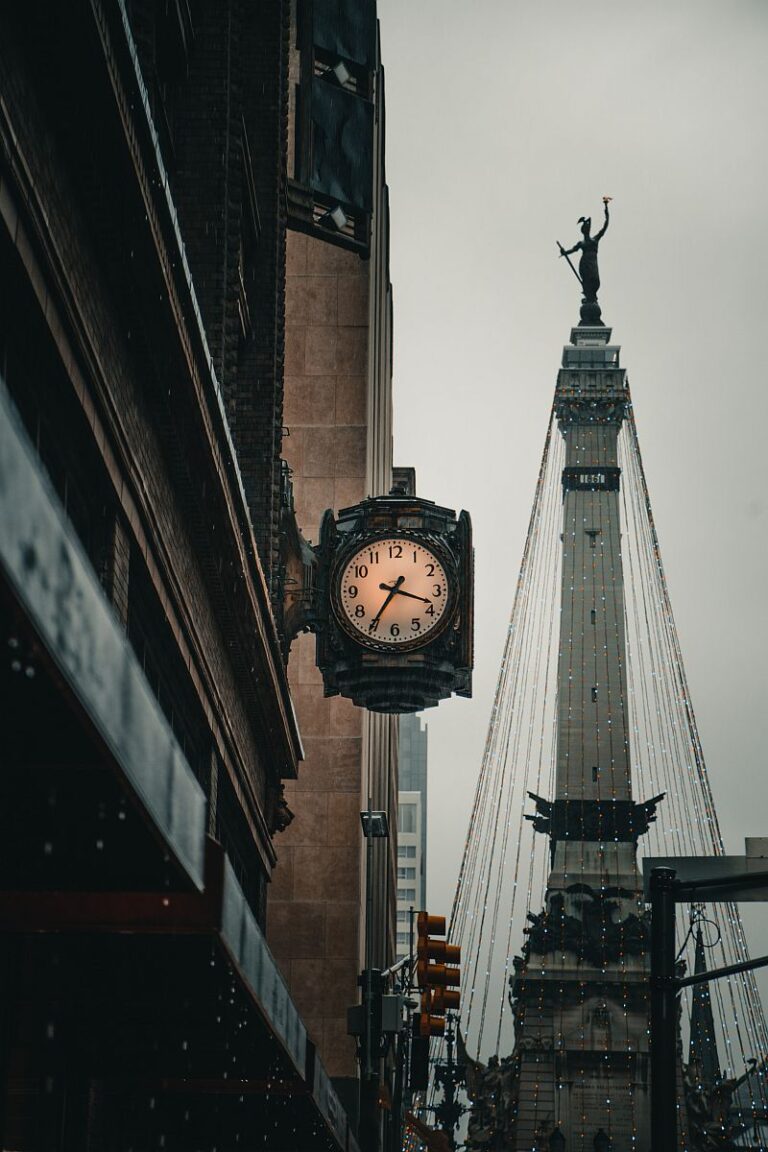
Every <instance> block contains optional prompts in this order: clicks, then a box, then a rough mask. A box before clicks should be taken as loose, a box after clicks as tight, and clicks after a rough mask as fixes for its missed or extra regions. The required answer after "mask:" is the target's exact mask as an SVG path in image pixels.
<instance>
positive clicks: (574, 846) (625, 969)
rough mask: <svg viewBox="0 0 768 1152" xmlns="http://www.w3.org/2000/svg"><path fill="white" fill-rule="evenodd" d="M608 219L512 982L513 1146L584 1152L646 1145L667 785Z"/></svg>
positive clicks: (574, 368) (567, 490) (587, 246)
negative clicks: (646, 709)
mask: <svg viewBox="0 0 768 1152" xmlns="http://www.w3.org/2000/svg"><path fill="white" fill-rule="evenodd" d="M605 216H606V224H605V225H604V227H603V229H602V231H601V232H600V233H599V234H598V235H597V236H596V237H593V238H591V237H590V221H589V220H585V221H583V228H582V234H583V236H584V237H585V239H584V240H582V241H581V242H580V243H579V244H578V245H576V248H581V250H582V253H583V255H582V259H581V262H580V271H581V278H582V282H583V285H584V300H583V303H582V309H581V323H580V324H579V325H578V326H577V327H576V328H574V329H572V331H571V341H570V344H568V345H566V347H565V349H564V351H563V359H562V366H561V368H560V371H559V373H558V379H557V388H556V392H555V414H556V417H557V422H558V427H559V430H560V433H561V435H562V437H563V439H564V441H565V467H564V468H563V470H562V497H563V505H562V508H563V511H562V537H561V539H562V568H561V610H560V643H559V660H558V702H557V743H556V764H555V791H554V796H553V797H552V798H551V799H549V800H545V799H542V798H541V797H539V796H534V797H533V799H534V800H535V802H536V807H537V816H536V818H535V827H536V828H537V830H539V831H544V832H546V833H547V834H548V835H549V838H550V848H551V869H550V873H549V879H548V882H547V892H546V904H545V908H544V910H543V911H542V912H541V913H540V914H539V915H534V916H529V920H530V921H531V926H530V929H529V931H528V940H527V943H526V945H525V946H524V949H523V956H522V958H520V959H519V960H518V961H517V964H516V967H517V972H516V975H515V977H514V978H513V980H512V996H513V1001H514V1007H515V1021H516V1050H517V1052H518V1053H519V1073H518V1085H517V1088H518V1094H519V1095H518V1099H519V1109H518V1121H517V1132H516V1134H515V1141H514V1144H513V1145H512V1146H513V1147H514V1148H517V1149H523V1148H532V1147H539V1146H540V1142H541V1141H542V1140H543V1139H546V1138H548V1136H549V1135H550V1134H551V1133H554V1132H557V1133H560V1134H562V1136H564V1137H565V1141H566V1147H567V1148H568V1149H569V1150H570V1149H573V1150H576V1149H578V1150H579V1152H592V1149H593V1147H595V1148H596V1147H598V1144H599V1145H600V1146H601V1147H603V1146H605V1147H610V1148H611V1149H613V1150H614V1152H630V1150H631V1149H635V1148H645V1147H647V1142H648V1126H649V1098H648V1003H647V980H648V974H647V961H646V950H647V945H648V929H647V921H646V918H645V915H644V911H643V903H642V892H641V888H642V885H641V881H640V878H639V875H638V869H637V861H636V851H637V841H638V838H639V837H640V836H641V835H642V834H643V833H644V832H645V831H646V830H647V828H648V825H649V823H650V822H651V821H652V820H654V819H655V806H656V803H657V802H658V800H660V799H661V797H654V798H653V799H651V800H647V801H645V802H644V803H636V802H635V800H634V798H633V793H632V762H631V747H630V723H629V716H628V713H627V701H628V685H627V679H626V668H627V660H626V640H625V611H624V577H623V568H622V554H621V527H620V505H619V498H620V485H621V470H620V467H619V461H618V437H619V432H620V430H621V427H622V424H623V422H624V419H625V416H626V414H627V409H628V404H629V394H628V388H627V382H626V376H625V371H624V369H623V368H622V367H621V365H620V349H619V347H618V346H617V345H615V344H612V343H611V329H610V328H607V327H606V326H605V325H604V324H603V323H602V320H601V319H600V312H599V306H598V304H597V288H598V286H599V282H600V281H599V276H598V272H597V243H598V242H599V239H600V238H601V237H602V235H604V233H605V228H606V227H607V222H608V205H607V203H606V205H605ZM574 250H575V249H571V250H570V251H574ZM568 254H569V253H567V252H563V255H566V256H567V255H568ZM620 1086H621V1087H620ZM534 1100H535V1101H536V1107H535V1108H533V1107H532V1104H531V1102H532V1101H534ZM544 1128H546V1129H547V1131H544V1130H543V1129H544ZM544 1146H545V1147H546V1145H544Z"/></svg>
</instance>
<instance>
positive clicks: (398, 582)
mask: <svg viewBox="0 0 768 1152" xmlns="http://www.w3.org/2000/svg"><path fill="white" fill-rule="evenodd" d="M403 580H405V576H398V578H397V580H396V581H395V583H394V584H393V585H391V586H390V585H389V584H380V585H379V587H380V588H382V589H386V591H387V592H389V595H388V596H387V598H386V600H385V601H384V603H383V604H382V606H381V608H379V610H378V612H377V613H376V615H375V616H374V618H373V620H371V623H370V624H369V625H368V627H369V628H372V627H373V625H374V624H378V622H379V617H380V616H381V614H382V612H383V611H384V609H385V608H386V606H387V604H389V602H390V600H392V599H393V597H394V596H395V594H396V593H397V592H398V591H399V589H400V585H401V584H402V582H403Z"/></svg>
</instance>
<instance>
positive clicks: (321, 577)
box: [311, 493, 473, 712]
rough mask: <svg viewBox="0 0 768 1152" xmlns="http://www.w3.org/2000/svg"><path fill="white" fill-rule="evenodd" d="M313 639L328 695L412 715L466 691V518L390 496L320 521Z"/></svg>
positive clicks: (469, 585)
mask: <svg viewBox="0 0 768 1152" xmlns="http://www.w3.org/2000/svg"><path fill="white" fill-rule="evenodd" d="M316 555H317V570H316V586H315V589H314V596H313V602H314V612H313V620H312V625H311V626H312V628H313V631H315V632H316V633H317V663H318V667H319V668H320V671H321V672H322V674H323V681H324V685H325V692H326V695H329V696H331V695H336V694H337V693H338V694H341V695H342V696H348V697H350V698H351V699H352V700H353V701H354V702H355V703H356V704H359V705H361V706H362V707H365V708H368V709H370V710H372V711H375V712H414V711H418V710H420V709H422V708H429V707H431V706H433V705H435V704H437V703H438V702H439V701H440V700H442V699H444V698H445V697H447V696H450V695H451V694H452V693H454V692H455V693H457V694H458V695H461V696H470V695H471V691H472V642H473V638H472V624H473V621H472V607H473V604H472V598H473V556H472V536H471V525H470V520H469V516H468V514H467V513H466V512H462V513H461V514H460V515H459V516H458V517H457V516H456V513H455V512H453V511H451V510H450V509H448V508H441V507H439V506H438V505H436V504H433V503H432V502H431V501H429V500H422V499H419V498H417V497H415V496H403V495H398V494H396V493H395V494H392V495H390V496H382V497H376V498H374V499H370V500H364V501H362V503H360V504H356V505H354V507H352V508H345V509H343V510H342V511H341V512H340V513H339V516H338V519H336V518H335V517H334V516H333V513H331V512H326V514H325V517H324V519H323V523H322V527H321V532H320V544H319V546H318V548H317V549H316Z"/></svg>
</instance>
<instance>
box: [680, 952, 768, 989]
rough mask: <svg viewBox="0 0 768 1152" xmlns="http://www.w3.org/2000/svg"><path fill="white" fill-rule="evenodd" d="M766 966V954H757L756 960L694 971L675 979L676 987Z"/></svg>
mask: <svg viewBox="0 0 768 1152" xmlns="http://www.w3.org/2000/svg"><path fill="white" fill-rule="evenodd" d="M766 967H768V956H758V958H757V959H756V960H742V961H741V962H740V963H739V964H728V965H726V967H725V968H712V969H711V971H709V972H694V974H693V975H692V976H683V977H681V979H679V980H676V981H675V986H676V987H677V988H689V987H690V986H691V984H707V983H708V982H709V981H710V980H719V979H720V977H721V976H736V975H737V974H738V973H739V972H751V971H752V970H753V969H755V968H766Z"/></svg>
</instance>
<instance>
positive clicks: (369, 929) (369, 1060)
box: [359, 796, 379, 1152]
mask: <svg viewBox="0 0 768 1152" xmlns="http://www.w3.org/2000/svg"><path fill="white" fill-rule="evenodd" d="M372 811H373V800H372V798H371V797H370V796H369V797H368V830H367V836H366V845H365V848H366V853H365V861H366V863H365V971H364V972H363V1006H364V1015H365V1025H364V1032H363V1049H364V1050H363V1059H362V1061H361V1064H362V1067H361V1076H360V1124H359V1135H360V1146H361V1148H362V1150H363V1152H378V1147H379V1123H378V1093H379V1084H378V1052H376V1053H374V1047H375V1046H377V1045H375V1043H374V1037H375V1033H376V1030H375V1028H374V1011H375V1004H374V997H375V992H374V974H373V823H372V820H373V818H372ZM376 975H377V989H378V976H379V974H378V973H377V974H376Z"/></svg>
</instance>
